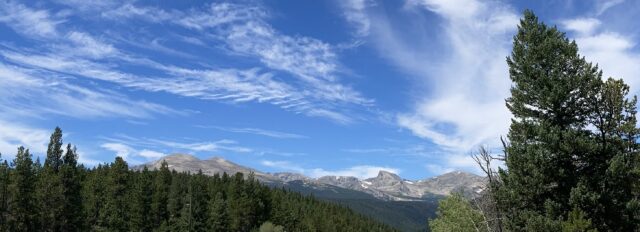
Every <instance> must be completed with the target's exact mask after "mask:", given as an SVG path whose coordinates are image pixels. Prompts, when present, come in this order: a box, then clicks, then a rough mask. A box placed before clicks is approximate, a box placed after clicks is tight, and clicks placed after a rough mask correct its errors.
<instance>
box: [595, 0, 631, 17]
mask: <svg viewBox="0 0 640 232" xmlns="http://www.w3.org/2000/svg"><path fill="white" fill-rule="evenodd" d="M623 2H624V0H597V1H596V5H597V6H596V15H601V14H603V13H604V12H606V11H607V10H608V9H610V8H611V7H614V6H616V5H619V4H620V3H623Z"/></svg>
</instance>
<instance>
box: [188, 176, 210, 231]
mask: <svg viewBox="0 0 640 232" xmlns="http://www.w3.org/2000/svg"><path fill="white" fill-rule="evenodd" d="M191 179H192V181H191V182H190V185H189V196H190V201H189V205H190V207H189V211H190V212H189V217H190V218H189V231H207V218H208V217H209V212H208V202H209V195H208V189H207V187H208V186H207V178H206V177H205V176H204V174H203V173H202V170H199V171H198V174H196V175H195V176H193V177H192V178H191Z"/></svg>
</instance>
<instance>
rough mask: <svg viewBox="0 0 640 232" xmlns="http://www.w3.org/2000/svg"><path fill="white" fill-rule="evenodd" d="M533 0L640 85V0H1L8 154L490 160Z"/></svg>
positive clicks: (334, 167)
mask: <svg viewBox="0 0 640 232" xmlns="http://www.w3.org/2000/svg"><path fill="white" fill-rule="evenodd" d="M525 9H531V10H533V11H534V12H535V13H536V14H537V15H538V16H539V18H540V19H541V20H542V21H544V22H546V23H547V24H549V25H556V26H557V27H558V28H559V29H560V30H562V31H565V32H566V33H567V36H568V37H569V38H571V39H575V40H576V42H577V44H578V46H579V48H580V53H581V55H583V56H585V57H586V59H587V60H589V61H591V62H594V63H597V64H598V65H599V67H600V68H602V69H603V72H604V76H605V77H609V76H612V77H615V78H622V79H624V80H625V81H626V82H627V83H628V84H630V85H631V89H632V93H633V94H637V93H638V90H640V78H638V77H637V75H638V74H640V65H639V64H640V48H639V47H638V45H637V42H639V41H640V37H639V35H640V34H639V33H640V27H638V26H637V25H636V23H633V22H640V2H639V1H599V0H587V1H491V0H486V1H483V0H397V1H395V0H394V1H379V0H326V1H294V0H288V1H257V0H256V1H244V0H242V1H159V0H155V1H135V0H122V1H119V0H118V1H82V0H52V1H4V0H1V1H0V152H1V153H2V158H3V159H9V160H11V159H12V158H13V157H14V156H15V153H16V148H17V147H18V146H25V147H27V148H30V149H31V151H32V153H34V154H35V155H37V156H39V157H41V158H42V157H44V154H45V153H46V144H47V143H48V140H49V136H50V134H51V133H52V132H53V129H54V128H55V127H56V126H59V127H61V128H62V130H63V133H64V142H65V143H66V142H69V143H72V144H74V145H76V146H77V148H78V152H79V156H80V157H79V159H80V162H82V163H84V164H85V165H87V166H93V165H97V164H100V163H104V162H110V161H113V159H114V158H115V157H116V156H122V157H123V158H124V159H125V160H126V161H127V162H128V163H129V164H130V165H136V164H141V163H145V162H149V161H152V160H156V159H158V158H160V157H162V156H164V155H167V154H173V153H186V154H192V155H195V156H197V157H199V158H202V159H206V158H210V157H214V156H219V157H223V158H225V159H227V160H230V161H232V162H235V163H238V164H240V165H244V166H248V167H252V168H255V169H257V170H260V171H265V172H299V173H303V174H305V175H308V176H311V177H319V176H323V175H348V176H356V177H359V178H367V177H372V176H375V175H376V174H377V173H378V171H380V170H386V171H390V172H394V173H398V174H399V175H400V176H402V177H403V178H406V179H414V180H415V179H423V178H427V177H431V176H435V175H439V174H442V173H446V172H449V171H453V170H462V171H469V172H475V173H479V170H478V168H477V167H476V165H475V163H474V162H473V160H472V159H471V157H470V154H472V153H473V152H474V151H475V150H477V149H478V147H479V146H486V147H489V148H490V149H492V150H493V151H494V152H500V136H504V135H506V134H507V132H508V127H509V123H510V118H511V115H510V113H509V111H508V110H507V109H506V107H505V104H504V99H505V98H507V97H508V96H509V88H510V86H511V82H510V80H509V77H508V71H507V70H508V68H507V64H506V61H505V58H506V57H507V56H508V55H509V54H510V50H511V43H512V38H513V35H514V33H515V32H516V30H517V24H518V22H519V18H520V17H521V14H522V12H523V11H524V10H525Z"/></svg>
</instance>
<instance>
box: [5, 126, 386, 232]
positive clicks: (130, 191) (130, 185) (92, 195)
mask: <svg viewBox="0 0 640 232" xmlns="http://www.w3.org/2000/svg"><path fill="white" fill-rule="evenodd" d="M62 146H63V143H62V131H61V130H60V128H56V129H55V131H54V133H53V134H52V135H51V139H50V142H49V146H48V149H47V155H46V158H45V160H44V164H41V163H40V160H39V158H37V159H36V160H35V161H34V160H33V157H32V155H31V153H30V152H29V150H28V149H25V148H24V147H20V148H19V149H18V152H17V154H16V156H15V159H13V160H12V161H11V162H8V161H7V160H4V161H2V160H1V159H0V161H2V162H0V231H15V232H19V231H65V232H67V231H69V232H72V231H393V229H392V228H390V227H388V226H386V225H383V224H381V223H378V222H375V221H373V220H371V219H369V218H367V217H364V216H361V215H358V214H355V213H354V212H352V211H351V210H349V209H346V208H344V207H341V206H338V205H335V204H330V203H327V202H321V201H318V200H315V199H314V198H313V197H312V196H303V195H301V194H299V193H294V192H290V191H288V190H285V189H273V188H270V187H267V186H265V185H262V184H260V183H258V182H257V180H255V179H254V177H253V174H249V175H248V176H245V175H243V174H242V173H236V174H235V175H228V174H227V173H223V174H215V175H214V176H206V175H204V174H203V173H202V172H201V171H200V172H198V173H194V174H192V173H178V172H176V171H175V170H173V171H172V170H170V169H169V167H168V165H167V163H166V162H163V163H162V166H161V167H160V168H159V169H158V170H149V169H147V168H144V169H143V170H140V171H132V170H130V169H129V166H128V165H127V163H126V162H125V161H124V160H123V159H122V158H121V157H116V159H115V161H114V162H112V163H106V164H101V165H97V166H95V167H92V168H87V167H84V166H83V165H82V164H78V161H77V159H78V155H77V151H76V148H75V147H73V146H71V144H69V145H67V146H66V149H62ZM63 153H64V154H63Z"/></svg>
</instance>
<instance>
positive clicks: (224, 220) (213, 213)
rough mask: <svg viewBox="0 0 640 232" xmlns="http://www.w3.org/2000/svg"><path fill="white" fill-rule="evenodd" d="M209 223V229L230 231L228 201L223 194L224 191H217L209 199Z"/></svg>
mask: <svg viewBox="0 0 640 232" xmlns="http://www.w3.org/2000/svg"><path fill="white" fill-rule="evenodd" d="M207 224H208V226H209V231H220V232H225V231H230V230H229V215H228V214H227V203H226V201H225V199H224V197H223V196H222V192H217V193H216V194H215V196H214V197H212V198H211V199H210V200H209V217H208V223H207Z"/></svg>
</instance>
